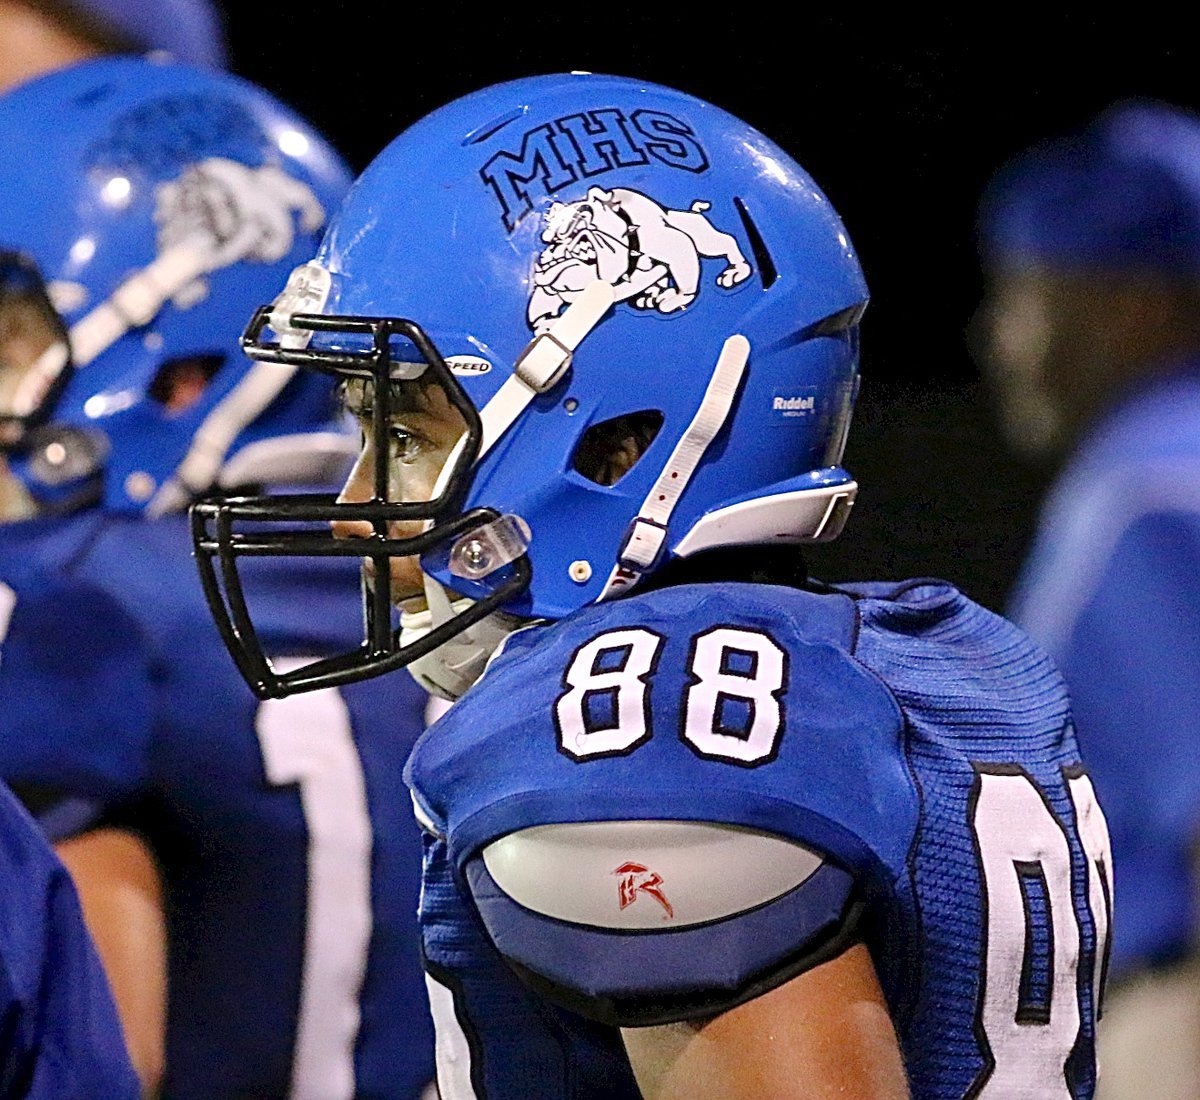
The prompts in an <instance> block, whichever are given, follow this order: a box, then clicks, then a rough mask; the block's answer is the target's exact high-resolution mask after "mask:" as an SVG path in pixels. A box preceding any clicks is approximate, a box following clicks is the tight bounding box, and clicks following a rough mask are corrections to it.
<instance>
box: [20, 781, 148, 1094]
mask: <svg viewBox="0 0 1200 1100" xmlns="http://www.w3.org/2000/svg"><path fill="white" fill-rule="evenodd" d="M0 879H2V884H0V998H2V999H3V1042H2V1043H0V1094H3V1095H5V1096H23V1097H29V1098H31V1100H61V1098H62V1097H75V1096H78V1097H84V1096H89V1097H90V1096H96V1097H99V1096H104V1097H110V1096H111V1097H113V1098H114V1100H123V1098H129V1100H133V1098H135V1097H137V1096H138V1095H139V1087H138V1082H137V1078H136V1077H135V1075H134V1072H133V1068H132V1066H131V1065H130V1062H129V1056H128V1054H127V1053H126V1051H125V1044H124V1039H123V1037H122V1033H121V1026H120V1023H119V1022H118V1020H117V1015H116V1009H115V1008H114V1006H113V1003H112V997H111V995H110V993H109V989H108V984H107V982H106V981H105V978H104V974H103V971H102V970H101V967H100V962H99V959H98V958H97V956H96V953H95V950H94V949H93V947H92V944H91V940H90V939H89V938H88V934H87V932H86V930H85V928H84V924H83V917H82V914H81V913H80V910H79V902H78V900H77V899H76V896H75V891H74V888H73V887H72V885H71V881H70V877H69V876H68V874H67V872H66V870H65V869H64V868H63V866H62V865H61V864H60V863H59V862H58V860H57V859H56V858H55V857H54V855H53V853H52V852H51V851H50V850H49V848H48V847H47V846H46V842H45V840H44V839H43V838H42V837H41V835H40V834H39V832H38V830H37V828H36V827H35V825H34V823H33V822H32V821H31V820H30V819H29V817H28V816H27V815H26V814H25V812H24V811H23V810H22V809H21V807H20V806H19V805H18V804H17V802H16V800H15V799H14V798H13V797H12V795H11V794H9V792H8V791H7V790H5V789H3V788H0Z"/></svg>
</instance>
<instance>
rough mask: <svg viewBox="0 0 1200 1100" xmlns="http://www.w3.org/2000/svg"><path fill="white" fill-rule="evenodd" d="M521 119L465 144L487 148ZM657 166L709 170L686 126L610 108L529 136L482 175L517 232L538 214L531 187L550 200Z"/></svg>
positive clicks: (658, 115) (501, 122)
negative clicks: (597, 179)
mask: <svg viewBox="0 0 1200 1100" xmlns="http://www.w3.org/2000/svg"><path fill="white" fill-rule="evenodd" d="M520 117H522V113H517V114H514V115H511V116H509V117H506V118H503V119H497V120H496V122H494V123H492V124H490V125H488V126H485V127H483V128H482V129H481V130H479V131H478V133H477V134H472V135H470V136H469V137H468V138H467V142H466V144H474V143H475V142H481V141H486V140H487V139H488V138H490V137H492V136H493V135H494V134H499V133H501V132H502V131H504V130H506V128H507V126H508V124H509V123H510V122H514V121H516V119H517V118H520ZM505 136H506V137H507V134H506V135H505ZM513 144H515V143H513ZM652 162H653V163H656V164H665V165H666V166H667V167H668V168H680V169H682V170H684V171H686V172H704V171H706V170H707V169H708V166H709V161H708V155H707V154H706V153H705V152H704V148H703V146H701V144H700V142H699V141H698V140H697V138H696V132H695V130H693V128H692V127H691V126H689V125H688V124H687V123H686V122H684V121H683V120H682V119H679V118H676V117H675V116H674V115H669V114H667V113H666V112H665V111H650V110H644V109H643V110H638V111H632V112H630V113H629V114H628V116H627V115H626V114H625V112H623V111H620V110H618V109H617V108H615V107H607V108H602V109H600V110H592V111H584V112H581V113H579V114H573V115H567V116H565V117H564V118H557V119H555V120H554V121H553V122H547V123H545V124H543V125H541V126H537V127H535V128H534V129H532V130H529V131H527V132H526V133H525V134H523V135H522V137H521V141H520V144H519V146H517V147H516V148H515V149H514V148H512V147H511V146H510V147H509V148H508V149H502V150H501V151H500V152H498V153H495V154H493V155H492V156H491V157H490V158H489V160H488V161H487V163H486V164H485V165H484V166H483V167H482V168H481V169H480V170H479V175H480V178H481V179H482V180H483V182H484V183H486V184H487V185H488V186H489V187H490V188H491V189H492V193H493V194H494V195H495V196H496V201H497V202H499V204H500V210H501V215H502V217H503V219H504V226H505V228H506V229H507V230H508V231H509V232H510V233H511V232H512V231H513V230H514V229H516V227H517V224H518V223H519V222H520V221H521V219H522V218H524V217H525V215H526V214H529V213H530V212H532V210H533V205H534V199H535V196H534V195H532V194H531V193H530V191H531V189H532V188H535V187H537V186H539V185H540V187H541V189H542V191H543V192H544V193H545V194H554V193H555V192H556V191H559V190H561V189H562V188H564V187H567V186H569V185H570V184H572V183H577V182H578V181H579V180H580V179H584V178H588V179H590V178H592V177H594V176H598V175H601V174H603V173H605V172H610V171H612V170H613V169H614V168H636V167H638V166H640V165H649V164H651V163H652Z"/></svg>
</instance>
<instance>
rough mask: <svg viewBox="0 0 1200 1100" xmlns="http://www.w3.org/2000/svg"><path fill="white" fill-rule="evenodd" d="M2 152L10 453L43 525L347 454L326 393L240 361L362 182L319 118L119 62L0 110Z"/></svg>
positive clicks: (279, 370) (3, 401)
mask: <svg viewBox="0 0 1200 1100" xmlns="http://www.w3.org/2000/svg"><path fill="white" fill-rule="evenodd" d="M0 147H2V148H3V149H5V151H6V152H5V156H4V158H3V159H2V160H0V448H2V449H3V450H4V451H5V452H6V455H5V458H6V459H7V465H8V467H9V469H10V470H11V471H12V473H13V474H15V475H16V476H17V477H18V478H19V479H20V480H21V481H22V482H23V483H24V486H25V488H26V490H27V491H28V493H29V495H30V496H31V497H32V498H33V500H34V501H35V502H36V504H37V506H38V509H39V510H40V511H42V512H61V511H67V510H72V509H74V508H77V507H81V506H83V505H86V504H92V503H103V504H104V506H105V507H107V508H110V509H114V510H122V511H142V510H147V511H149V512H150V513H152V514H154V513H159V512H163V511H169V510H172V509H178V508H182V507H184V506H186V505H187V504H188V503H190V502H191V500H193V499H194V498H195V497H196V496H197V495H199V494H202V493H206V492H208V491H210V490H211V489H212V488H213V487H214V486H218V485H222V484H227V485H245V484H250V483H257V482H259V481H262V480H269V479H270V476H271V474H272V469H271V468H272V467H273V466H274V467H276V472H277V470H278V466H279V465H280V463H281V462H285V460H284V458H283V450H282V449H281V444H280V442H279V439H278V437H280V436H287V437H294V436H295V435H296V434H297V433H304V434H305V437H306V444H307V443H311V445H312V446H311V447H309V446H307V445H306V446H305V447H299V446H296V445H291V446H288V447H287V448H285V449H286V450H287V452H288V455H289V459H288V461H290V460H293V459H296V458H298V457H303V458H304V460H305V461H306V462H308V460H309V459H310V458H312V459H316V458H319V457H320V456H322V455H328V453H329V452H330V451H331V450H332V451H338V450H344V443H342V442H339V440H338V439H336V438H335V437H334V436H333V435H332V434H331V433H329V432H328V431H327V430H326V429H328V427H329V424H330V421H331V417H332V415H333V413H332V409H331V406H332V401H331V394H330V386H329V384H328V382H327V381H324V380H322V379H320V378H319V377H317V376H314V375H311V374H309V373H307V372H297V371H296V369H295V368H287V367H280V366H277V365H273V364H251V363H249V362H248V361H247V360H246V358H245V357H244V356H243V355H242V354H241V350H240V348H239V346H238V336H239V334H240V332H241V329H242V327H243V325H244V322H245V316H246V313H247V311H248V310H249V309H251V308H253V305H254V304H255V303H256V302H258V301H261V300H262V298H263V297H264V296H269V295H270V294H272V293H274V292H275V290H277V289H278V286H279V285H280V283H281V282H282V281H283V279H284V278H285V277H286V273H287V272H288V271H290V270H291V269H292V268H293V267H294V266H295V265H296V263H298V262H299V261H301V260H303V259H306V258H308V257H309V256H311V255H312V253H313V251H314V250H315V248H316V247H317V242H318V240H319V235H320V232H321V231H322V230H323V229H324V227H325V223H326V221H327V215H328V214H330V213H332V211H333V210H334V209H335V208H336V206H337V204H338V203H339V202H340V201H341V199H342V197H343V196H344V194H345V191H346V188H347V186H348V183H349V180H348V177H347V174H346V171H345V169H344V168H343V166H342V165H341V163H340V162H339V160H338V158H337V156H336V155H335V154H334V153H333V152H332V151H331V150H330V148H329V147H328V146H327V145H326V144H325V142H324V141H323V140H322V139H321V138H320V137H319V136H318V135H317V134H316V133H314V132H313V131H312V130H311V129H310V128H309V127H308V126H307V125H306V124H305V123H304V122H302V121H301V120H300V119H299V118H298V117H297V116H296V115H294V114H293V113H292V112H290V111H289V110H287V109H286V108H284V107H283V106H282V105H281V104H279V103H277V102H276V101H275V100H274V99H272V98H271V97H270V96H268V95H266V94H265V93H264V92H262V91H260V90H259V89H257V88H255V87H253V86H252V85H250V84H247V83H246V82H244V81H242V80H238V79H236V78H234V77H230V76H227V75H224V74H217V73H212V72H206V71H201V70H197V69H192V68H188V67H184V66H180V65H175V64H167V63H157V62H153V61H149V60H143V59H140V58H111V59H105V60H100V61H92V62H87V63H84V64H81V65H78V66H75V67H73V68H69V69H64V70H60V71H58V72H55V73H52V74H50V75H48V76H44V77H41V78H39V79H37V80H34V81H32V82H30V83H27V84H25V85H22V86H21V87H19V88H17V89H16V90H14V91H12V92H10V93H8V94H7V95H5V96H4V97H3V98H0ZM310 433H320V434H313V435H312V438H308V436H309V434H310ZM293 443H295V440H293ZM251 466H253V467H254V468H255V471H256V472H255V473H253V474H251V473H250V467H251ZM313 471H315V466H314V465H313V464H312V463H309V466H308V469H307V470H304V471H300V470H297V471H295V474H296V476H297V477H304V476H307V475H308V473H310V472H313Z"/></svg>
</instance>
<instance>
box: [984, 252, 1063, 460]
mask: <svg viewBox="0 0 1200 1100" xmlns="http://www.w3.org/2000/svg"><path fill="white" fill-rule="evenodd" d="M1055 321H1056V318H1055V316H1054V310H1053V306H1052V295H1051V292H1050V289H1049V287H1048V286H1047V284H1046V279H1045V277H1044V276H1043V275H1041V274H1040V273H1039V272H1036V271H1018V272H1005V273H1002V274H1000V275H998V276H996V277H995V278H993V279H992V280H991V281H990V283H989V286H988V291H987V294H986V296H985V298H984V301H983V303H982V305H981V306H980V312H979V315H978V317H977V323H978V326H979V331H978V334H977V335H978V336H979V344H980V348H979V350H980V352H981V355H980V358H981V359H982V361H983V366H984V368H985V370H986V371H987V374H988V376H989V380H990V381H991V383H992V386H993V388H994V389H995V391H996V396H997V398H998V400H999V404H1000V414H1001V422H1002V424H1003V427H1004V431H1005V434H1006V435H1007V437H1008V440H1009V443H1010V444H1011V445H1012V446H1013V447H1014V448H1015V449H1016V450H1017V451H1019V452H1021V453H1023V454H1026V455H1029V456H1036V455H1039V454H1044V453H1046V452H1047V451H1049V450H1052V449H1054V447H1055V446H1056V445H1057V444H1058V442H1059V436H1060V434H1061V417H1060V412H1059V408H1058V403H1057V400H1056V397H1055V394H1054V392H1053V390H1052V389H1051V386H1050V379H1049V372H1050V369H1051V367H1052V365H1053V362H1054V358H1055V351H1056V344H1057V343H1058V342H1059V341H1060V339H1061V334H1060V333H1059V332H1058V331H1057V328H1058V327H1060V326H1056V323H1055Z"/></svg>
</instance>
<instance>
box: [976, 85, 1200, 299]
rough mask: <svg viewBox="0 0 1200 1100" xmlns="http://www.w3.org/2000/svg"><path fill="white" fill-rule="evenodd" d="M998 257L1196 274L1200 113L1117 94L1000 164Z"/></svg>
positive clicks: (1021, 262)
mask: <svg viewBox="0 0 1200 1100" xmlns="http://www.w3.org/2000/svg"><path fill="white" fill-rule="evenodd" d="M980 236H981V238H982V241H981V243H982V246H983V252H984V258H985V260H986V261H987V263H988V265H989V266H990V267H993V268H996V269H1003V268H1023V267H1042V268H1048V269H1051V270H1058V271H1066V272H1076V273H1082V272H1098V273H1102V274H1108V275H1114V274H1124V275H1127V276H1135V277H1136V276H1139V275H1144V274H1146V273H1148V272H1153V273H1160V274H1162V275H1165V276H1168V277H1175V278H1179V279H1187V280H1194V279H1195V278H1196V276H1197V275H1200V118H1197V117H1196V116H1195V115H1193V114H1191V113H1189V112H1187V111H1183V110H1181V109H1180V108H1178V107H1172V106H1170V105H1169V104H1166V103H1155V102H1152V101H1129V102H1122V103H1115V104H1113V105H1112V106H1111V107H1110V108H1109V109H1108V110H1106V111H1105V112H1103V113H1102V114H1101V115H1100V116H1099V117H1097V118H1096V119H1094V120H1093V121H1091V122H1090V123H1089V124H1088V125H1087V126H1086V127H1084V128H1082V129H1081V130H1078V131H1076V132H1074V133H1071V134H1069V135H1067V136H1065V137H1062V138H1058V139H1055V140H1052V141H1048V142H1045V143H1044V144H1042V145H1038V146H1035V147H1034V148H1033V149H1031V150H1030V151H1028V152H1027V153H1025V154H1023V155H1022V156H1020V157H1018V158H1016V159H1015V160H1013V161H1012V162H1011V163H1009V164H1007V165H1005V167H1004V168H1003V169H1002V170H1001V171H1000V172H998V173H997V174H996V177H995V179H994V180H993V181H992V182H991V184H990V186H989V188H988V191H987V193H986V194H985V196H984V201H983V204H982V207H981V211H980Z"/></svg>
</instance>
